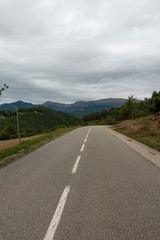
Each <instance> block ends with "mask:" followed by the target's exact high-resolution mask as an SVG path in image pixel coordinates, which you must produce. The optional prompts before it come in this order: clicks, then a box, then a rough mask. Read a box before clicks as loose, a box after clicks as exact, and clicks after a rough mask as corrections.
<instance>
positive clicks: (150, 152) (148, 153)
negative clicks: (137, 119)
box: [106, 126, 160, 167]
mask: <svg viewBox="0 0 160 240" xmlns="http://www.w3.org/2000/svg"><path fill="white" fill-rule="evenodd" d="M106 129H107V130H108V131H109V132H111V133H112V134H113V135H115V136H116V137H117V138H119V139H120V140H121V141H122V142H124V143H126V144H128V145H129V146H130V147H132V148H133V149H134V150H136V151H137V152H138V153H140V154H141V155H142V156H144V157H145V158H147V159H148V160H150V161H151V162H153V163H154V164H156V165H157V166H158V167H160V152H158V151H156V150H154V149H152V148H150V147H148V146H146V145H144V144H142V143H140V142H137V141H136V140H134V139H132V138H129V137H127V136H125V135H123V134H121V133H119V132H116V131H115V130H114V129H113V128H111V127H109V126H107V127H106Z"/></svg>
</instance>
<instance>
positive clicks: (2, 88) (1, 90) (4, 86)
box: [0, 84, 9, 96]
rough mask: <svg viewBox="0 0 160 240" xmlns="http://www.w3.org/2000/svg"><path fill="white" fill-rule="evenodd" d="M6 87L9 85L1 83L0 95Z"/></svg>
mask: <svg viewBox="0 0 160 240" xmlns="http://www.w3.org/2000/svg"><path fill="white" fill-rule="evenodd" d="M7 88H9V86H8V85H7V84H3V86H2V87H1V88H0V96H1V95H2V92H3V91H4V90H6V89H7Z"/></svg>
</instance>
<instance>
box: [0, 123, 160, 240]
mask: <svg viewBox="0 0 160 240" xmlns="http://www.w3.org/2000/svg"><path fill="white" fill-rule="evenodd" d="M0 194H1V195H0V239H1V240H51V239H54V240H89V239H91V240H132V239H133V240H139V239H145V240H150V239H151V240H159V239H160V168H159V167H158V166H156V165H155V164H153V163H152V162H151V161H149V160H147V159H146V158H145V157H143V156H142V155H140V154H139V153H138V152H136V151H135V150H134V149H132V148H131V147H130V146H128V145H127V144H125V143H124V142H122V141H121V140H120V139H118V138H117V137H116V136H114V135H113V134H112V133H111V132H110V131H108V130H107V129H106V127H105V126H100V127H99V126H97V127H83V128H79V129H76V130H74V131H72V132H70V133H68V134H66V135H64V136H62V137H59V138H57V139H56V140H54V141H52V142H50V143H48V144H46V145H44V146H43V147H41V148H40V149H38V150H36V151H35V152H33V153H31V154H28V155H27V156H25V157H23V158H22V159H20V160H18V161H16V162H14V163H12V164H10V165H9V166H7V167H5V168H2V169H1V170H0Z"/></svg>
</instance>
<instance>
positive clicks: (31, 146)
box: [0, 127, 77, 168]
mask: <svg viewBox="0 0 160 240" xmlns="http://www.w3.org/2000/svg"><path fill="white" fill-rule="evenodd" d="M76 128H77V127H70V128H60V129H56V130H55V131H53V132H50V133H47V134H45V135H43V136H40V137H37V138H34V139H31V140H28V141H25V142H21V143H20V144H17V145H16V146H14V147H11V148H8V149H6V150H4V151H0V168H1V167H4V166H7V165H8V164H10V163H12V162H14V161H15V160H17V159H19V158H21V157H23V156H24V155H25V154H27V153H30V152H32V151H34V150H36V149H37V148H39V147H41V146H42V145H44V144H46V143H48V142H50V141H52V140H54V139H55V138H57V137H59V136H61V135H63V134H65V133H68V132H70V131H72V130H74V129H76Z"/></svg>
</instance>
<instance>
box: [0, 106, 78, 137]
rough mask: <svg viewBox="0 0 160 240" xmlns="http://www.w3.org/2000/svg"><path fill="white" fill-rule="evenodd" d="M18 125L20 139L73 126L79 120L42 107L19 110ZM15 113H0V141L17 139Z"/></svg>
mask: <svg viewBox="0 0 160 240" xmlns="http://www.w3.org/2000/svg"><path fill="white" fill-rule="evenodd" d="M18 113H19V125H20V133H21V136H22V137H26V136H32V135H35V134H40V133H44V132H48V131H52V130H54V129H56V128H57V127H60V126H63V127H64V126H65V127H69V126H75V125H78V124H79V123H80V121H79V119H78V118H77V117H75V116H73V115H72V114H69V113H64V112H60V111H54V110H52V109H49V108H47V107H44V106H34V107H30V108H20V109H19V110H18ZM16 124H17V122H16V113H15V111H11V110H1V111H0V139H1V140H2V139H9V138H16V137H17V130H16Z"/></svg>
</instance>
